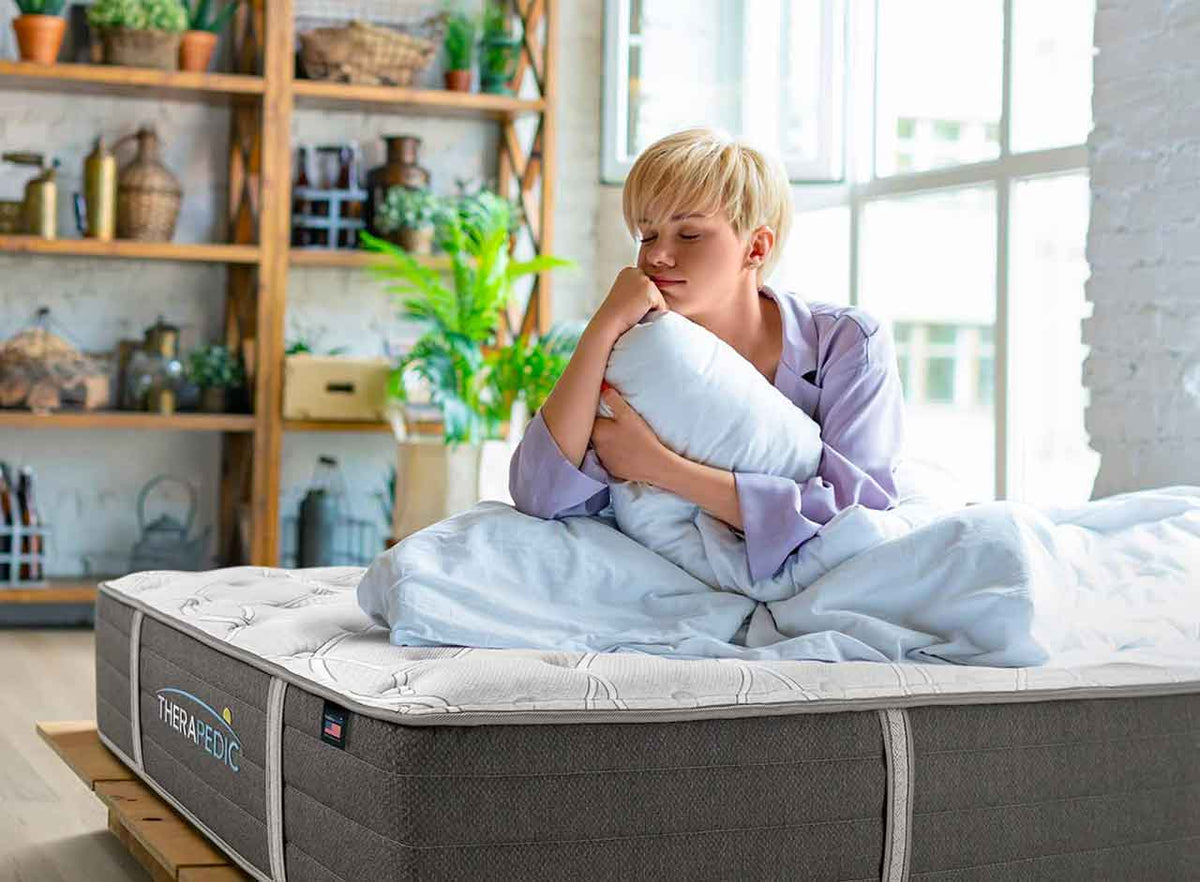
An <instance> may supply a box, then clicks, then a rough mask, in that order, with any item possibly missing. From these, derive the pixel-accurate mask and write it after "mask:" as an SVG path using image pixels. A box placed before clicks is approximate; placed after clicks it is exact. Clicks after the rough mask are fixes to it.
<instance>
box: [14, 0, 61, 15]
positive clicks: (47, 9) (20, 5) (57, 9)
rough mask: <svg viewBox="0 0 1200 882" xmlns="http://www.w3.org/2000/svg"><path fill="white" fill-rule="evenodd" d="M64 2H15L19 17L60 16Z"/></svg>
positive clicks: (54, 0)
mask: <svg viewBox="0 0 1200 882" xmlns="http://www.w3.org/2000/svg"><path fill="white" fill-rule="evenodd" d="M65 2H66V0H16V4H17V9H18V10H19V11H20V13H21V15H61V14H62V8H63V4H64V3H65Z"/></svg>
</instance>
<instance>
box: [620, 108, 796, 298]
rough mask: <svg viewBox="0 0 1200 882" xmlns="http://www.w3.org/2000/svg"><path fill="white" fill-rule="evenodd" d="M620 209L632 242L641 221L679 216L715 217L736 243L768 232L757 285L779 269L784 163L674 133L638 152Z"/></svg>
mask: <svg viewBox="0 0 1200 882" xmlns="http://www.w3.org/2000/svg"><path fill="white" fill-rule="evenodd" d="M621 205H622V209H623V211H624V213H625V225H626V226H627V227H628V228H629V232H630V234H631V235H632V236H634V237H635V238H636V237H637V236H638V230H639V227H640V224H639V223H638V221H639V220H640V219H642V218H646V219H648V220H650V221H660V220H662V219H664V218H669V217H673V216H674V215H676V214H678V213H680V212H681V211H701V212H704V213H705V214H709V213H713V212H717V211H722V212H724V214H725V216H726V218H727V219H728V220H729V222H730V224H732V226H733V229H734V232H735V233H737V235H738V238H741V239H746V237H747V236H748V235H749V234H750V233H752V232H753V231H754V230H756V229H758V228H759V227H760V226H768V227H770V228H771V229H772V230H773V231H774V232H775V246H774V247H773V248H772V249H771V253H770V254H769V255H767V259H766V260H765V261H764V262H763V265H762V267H760V268H759V272H758V282H759V284H762V280H763V279H764V278H766V277H767V276H768V275H770V273H771V270H772V269H774V268H775V266H776V264H778V263H779V258H780V256H781V255H782V254H783V246H784V243H785V242H786V241H787V236H788V231H789V230H790V229H791V226H792V211H793V209H792V190H791V186H790V184H789V183H788V176H787V171H786V170H785V169H784V167H783V162H782V161H780V160H779V159H778V158H777V157H775V156H770V155H768V154H766V153H764V152H763V151H760V150H756V149H755V148H753V147H751V146H750V145H748V144H745V143H741V142H739V141H736V140H735V139H733V138H732V137H730V136H729V135H728V134H726V133H724V132H721V131H717V130H714V129H707V128H697V129H685V130H684V131H681V132H675V133H674V134H672V135H667V136H666V137H665V138H660V139H659V140H657V141H655V142H654V143H653V144H651V145H650V146H649V147H647V148H646V149H645V150H643V151H642V153H641V155H640V156H638V158H637V161H636V162H634V164H633V168H632V169H630V171H629V177H627V178H626V179H625V189H624V190H623V192H622V194H621Z"/></svg>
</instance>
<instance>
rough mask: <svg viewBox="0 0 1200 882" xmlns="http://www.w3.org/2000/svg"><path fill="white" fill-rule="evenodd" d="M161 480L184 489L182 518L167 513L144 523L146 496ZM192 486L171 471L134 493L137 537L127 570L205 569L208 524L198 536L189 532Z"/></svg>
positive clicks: (193, 499) (194, 503) (194, 500)
mask: <svg viewBox="0 0 1200 882" xmlns="http://www.w3.org/2000/svg"><path fill="white" fill-rule="evenodd" d="M164 482H168V483H174V484H178V485H179V486H181V487H183V488H185V489H186V490H187V492H188V499H189V504H188V510H187V515H186V516H185V517H184V520H183V521H180V520H178V519H177V518H175V517H172V516H171V515H170V514H162V515H159V516H158V518H156V519H155V520H154V521H153V522H152V523H150V524H147V523H146V500H147V499H148V498H149V496H150V492H151V491H152V490H153V489H154V488H155V487H157V486H158V485H159V484H162V483H164ZM196 506H197V498H196V490H195V488H194V487H192V485H191V484H189V483H188V482H187V481H183V480H181V479H179V478H176V477H173V476H171V475H159V476H158V477H157V478H154V479H153V480H151V481H150V482H149V483H147V484H146V486H144V487H143V488H142V491H141V493H139V494H138V528H139V529H140V530H141V538H140V539H139V540H138V541H137V542H136V543H135V544H134V546H133V552H132V554H131V555H130V558H129V571H130V572H131V573H136V572H141V571H143V570H192V571H195V570H203V569H207V568H208V566H209V564H210V560H209V557H208V553H207V549H208V539H209V536H210V534H211V533H212V528H211V527H208V528H206V529H205V530H204V532H203V533H202V534H201V535H199V536H192V537H191V538H189V536H190V534H191V532H192V523H193V521H194V520H195V517H196Z"/></svg>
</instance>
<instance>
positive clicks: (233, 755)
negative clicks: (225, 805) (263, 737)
mask: <svg viewBox="0 0 1200 882" xmlns="http://www.w3.org/2000/svg"><path fill="white" fill-rule="evenodd" d="M155 695H157V696H158V718H159V719H160V720H162V721H163V722H164V723H166V724H167V725H168V726H170V727H171V728H172V729H174V730H175V731H176V732H178V733H179V734H180V735H182V736H183V737H184V738H186V739H188V740H189V741H191V742H192V743H193V744H195V745H196V746H197V747H199V748H200V749H201V750H203V751H204V752H205V753H207V754H208V755H209V756H212V757H213V758H215V759H217V760H219V761H220V762H222V763H224V764H225V765H227V766H229V768H231V769H233V771H235V772H238V771H241V769H240V768H239V767H238V759H239V757H240V756H241V753H242V742H241V739H240V738H238V736H237V733H236V732H234V731H233V726H232V725H231V724H232V723H233V714H231V713H230V712H229V708H225V710H224V713H220V714H218V713H217V712H216V711H215V710H213V709H212V708H211V707H209V706H208V705H207V704H205V703H204V702H203V701H201V700H200V699H199V698H197V697H196V696H194V695H192V693H190V692H184V691H183V690H182V689H170V688H168V689H159V690H158V692H156V693H155ZM181 702H182V703H181ZM187 702H190V703H191V704H192V705H195V707H194V708H189V707H188V706H186V703H187Z"/></svg>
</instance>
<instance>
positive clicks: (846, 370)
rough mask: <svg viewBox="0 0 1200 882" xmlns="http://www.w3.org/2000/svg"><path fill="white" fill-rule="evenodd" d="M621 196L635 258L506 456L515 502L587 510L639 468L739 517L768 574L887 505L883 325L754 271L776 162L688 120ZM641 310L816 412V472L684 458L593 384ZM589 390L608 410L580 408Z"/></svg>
mask: <svg viewBox="0 0 1200 882" xmlns="http://www.w3.org/2000/svg"><path fill="white" fill-rule="evenodd" d="M622 201H623V209H624V215H625V223H626V225H627V227H628V228H629V230H630V232H631V233H632V234H633V235H634V236H636V237H637V238H638V239H639V240H640V248H639V250H638V258H637V266H636V267H626V268H625V269H623V270H621V272H620V273H619V274H618V275H617V278H616V281H615V282H614V283H613V285H612V288H611V290H610V291H609V292H608V295H607V297H606V298H605V300H604V302H603V304H602V305H601V306H600V308H599V309H598V310H597V311H596V314H595V315H594V316H593V317H592V319H591V321H590V322H589V323H588V325H587V328H586V330H585V331H584V333H583V335H582V337H581V338H580V341H579V346H578V348H577V349H576V351H575V354H574V356H573V357H572V358H571V361H570V364H569V365H568V366H567V369H566V370H565V371H564V372H563V375H562V377H561V378H560V379H559V381H558V384H557V385H556V386H555V388H554V391H553V392H552V393H551V394H550V396H549V397H548V398H547V399H546V402H545V404H544V405H543V406H542V408H541V410H540V411H539V412H538V413H537V414H536V415H535V416H534V418H533V420H532V421H531V422H530V425H529V427H528V428H527V430H526V432H525V436H524V438H523V439H522V440H521V443H520V444H519V445H518V447H517V450H516V451H515V453H514V455H513V460H512V465H511V470H510V475H509V487H510V492H511V494H512V497H513V501H514V502H515V504H516V506H517V508H518V509H519V510H520V511H522V512H524V513H525V514H530V515H536V516H538V517H543V518H561V517H566V516H570V515H586V514H595V513H596V512H598V511H600V510H601V509H602V508H604V506H605V505H607V503H608V490H607V487H608V482H609V481H610V480H620V481H643V482H646V483H649V484H653V485H655V486H658V487H662V488H663V489H665V490H668V491H671V492H673V493H675V494H677V495H679V496H682V497H684V498H686V499H688V500H690V501H692V502H693V503H695V504H697V505H699V506H700V507H701V508H703V509H704V510H706V511H708V512H709V513H710V514H712V515H714V516H715V517H718V518H720V519H721V520H723V521H725V522H726V523H727V524H729V525H731V526H732V527H734V528H736V529H738V530H741V531H742V532H743V533H744V535H745V538H746V552H747V555H748V557H749V565H750V574H751V576H752V577H753V578H755V579H761V578H766V577H769V576H771V575H773V574H774V573H776V572H777V571H778V570H779V568H780V567H781V566H782V565H783V563H784V562H785V561H786V560H787V558H788V557H789V556H790V555H791V554H793V553H795V552H796V551H797V549H798V548H799V547H800V546H801V545H803V543H804V542H806V541H807V540H809V539H811V538H812V537H813V536H815V535H816V534H817V532H818V531H819V529H820V528H821V526H822V525H823V524H825V523H827V522H828V521H829V520H830V519H831V518H833V516H834V515H836V514H837V513H838V512H839V511H841V510H842V509H844V508H846V507H848V506H851V505H854V504H858V505H863V506H866V507H868V508H873V509H886V508H889V507H890V506H891V505H892V504H893V503H894V502H895V499H896V485H895V480H894V478H893V470H894V468H895V465H896V462H897V459H898V457H899V454H900V448H901V445H902V440H903V401H902V392H901V387H900V379H899V374H898V371H897V368H896V357H895V352H894V349H893V346H892V341H891V338H890V336H889V334H888V333H887V330H886V329H885V328H884V327H882V326H881V325H880V324H879V322H877V321H875V320H874V319H872V318H871V317H870V316H868V315H867V314H866V313H864V312H862V311H861V310H858V309H853V308H847V307H839V306H835V305H831V304H826V303H817V302H806V301H804V300H803V299H801V298H800V297H799V296H797V295H795V294H792V293H790V292H784V291H775V290H773V289H772V288H770V287H768V286H766V285H764V284H763V281H762V280H763V278H764V277H765V276H766V275H767V274H768V273H769V272H770V270H771V269H772V268H773V267H774V265H775V264H776V262H777V261H778V257H779V254H780V253H781V250H782V248H783V245H784V242H785V240H786V238H787V232H788V228H789V226H790V222H791V216H792V202H791V191H790V187H789V183H788V180H787V174H786V172H785V171H784V169H783V167H782V165H781V164H780V163H779V162H778V161H774V160H770V159H768V158H767V157H765V156H764V155H763V154H761V153H760V152H758V151H756V150H754V149H753V148H751V147H749V146H747V145H744V144H740V143H737V142H735V141H732V140H731V139H729V138H727V137H724V136H722V135H720V134H719V133H716V132H713V131H710V130H707V129H690V130H687V131H683V132H678V133H676V134H673V135H669V136H667V137H665V138H663V139H661V140H659V141H657V142H656V143H654V144H652V145H651V146H650V147H648V148H647V149H646V150H645V151H644V152H643V153H642V154H641V156H639V157H638V159H637V161H636V162H635V163H634V166H633V168H632V169H631V171H630V173H629V177H628V178H627V179H626V182H625V188H624V192H623V197H622ZM651 310H672V311H675V312H678V313H679V314H681V315H683V316H684V317H686V318H688V319H690V320H691V321H694V322H696V323H698V324H700V325H702V326H704V327H705V328H707V329H708V330H709V331H711V332H712V333H714V334H716V335H717V336H718V337H720V338H721V339H722V340H724V341H725V342H726V343H728V344H729V345H730V346H732V347H733V348H734V349H735V350H736V351H737V352H739V353H740V354H741V355H742V356H743V357H744V358H746V359H747V360H748V361H749V362H750V363H751V364H753V365H754V366H755V367H756V368H757V369H758V371H759V372H760V373H762V375H763V376H764V377H766V378H767V380H769V381H770V382H772V383H773V384H774V385H775V387H776V388H778V389H779V390H780V391H781V392H782V393H783V394H784V395H786V396H787V397H788V398H789V399H790V400H791V401H792V402H793V403H795V405H796V406H797V407H800V408H801V409H803V410H804V411H805V413H807V414H808V415H809V416H810V417H812V418H813V419H814V420H816V422H817V423H818V424H819V425H820V427H821V438H822V441H823V443H824V447H823V451H822V456H821V463H820V466H819V468H818V471H817V473H816V475H814V476H813V477H812V478H811V479H809V480H808V481H806V482H803V483H796V482H794V481H792V480H789V479H787V478H780V477H776V476H771V475H758V474H747V473H736V474H735V473H733V472H727V471H724V470H721V469H717V468H712V467H710V466H706V465H703V464H700V463H696V462H692V461H690V460H687V459H685V458H683V457H681V456H679V455H678V454H676V453H675V452H673V451H671V450H669V449H668V448H667V447H665V446H664V445H663V444H662V442H660V441H659V440H658V438H657V437H656V436H655V434H654V432H653V431H652V430H651V429H650V427H649V426H648V425H647V424H646V423H645V421H644V420H642V418H641V417H640V416H638V414H637V413H636V411H634V410H633V409H632V408H631V407H630V406H629V405H628V404H627V403H626V402H625V401H624V400H623V399H622V398H621V396H620V394H619V390H616V389H613V388H611V387H609V388H605V389H603V390H602V384H603V379H604V370H605V367H606V365H607V362H608V357H609V353H610V352H611V350H612V347H613V344H614V343H615V342H616V340H617V338H618V337H620V336H621V335H622V334H623V333H624V332H625V331H627V330H628V329H629V328H631V327H633V326H634V325H635V324H637V322H638V321H639V320H640V319H641V318H642V317H643V316H644V315H645V314H646V313H647V312H649V311H651ZM601 398H603V400H604V401H605V402H606V403H607V404H608V406H609V408H610V409H611V411H612V413H613V417H612V418H611V419H608V418H604V417H598V416H596V409H597V403H598V401H599V400H600V399H601Z"/></svg>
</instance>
